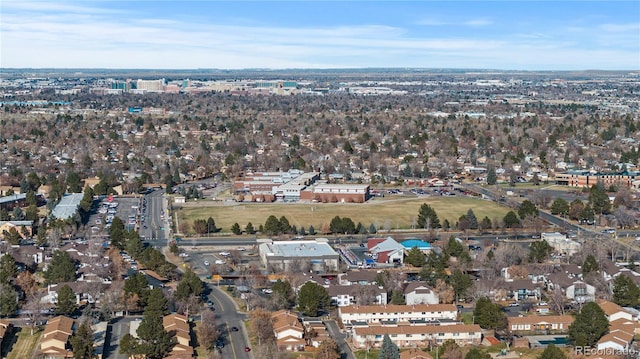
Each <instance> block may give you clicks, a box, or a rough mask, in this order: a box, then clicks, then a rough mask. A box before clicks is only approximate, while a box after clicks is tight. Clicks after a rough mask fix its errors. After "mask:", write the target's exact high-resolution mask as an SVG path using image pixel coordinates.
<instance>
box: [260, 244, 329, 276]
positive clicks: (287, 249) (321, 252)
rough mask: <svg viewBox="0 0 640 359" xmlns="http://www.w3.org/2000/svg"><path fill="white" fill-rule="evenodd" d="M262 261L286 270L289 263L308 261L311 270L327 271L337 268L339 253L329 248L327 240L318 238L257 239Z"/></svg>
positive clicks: (274, 267) (268, 265) (272, 266)
mask: <svg viewBox="0 0 640 359" xmlns="http://www.w3.org/2000/svg"><path fill="white" fill-rule="evenodd" d="M259 242H262V243H261V244H260V246H259V247H258V248H259V252H260V258H261V259H262V262H263V263H264V264H265V265H266V266H267V267H271V268H273V269H277V270H283V271H287V270H289V268H290V267H291V264H292V263H294V262H299V261H308V262H309V263H310V264H311V267H312V269H313V270H318V271H329V270H337V269H338V260H339V257H340V256H339V255H338V253H336V251H334V250H333V248H331V246H330V245H329V243H328V240H327V239H325V238H318V239H316V240H313V241H273V240H270V239H265V240H259Z"/></svg>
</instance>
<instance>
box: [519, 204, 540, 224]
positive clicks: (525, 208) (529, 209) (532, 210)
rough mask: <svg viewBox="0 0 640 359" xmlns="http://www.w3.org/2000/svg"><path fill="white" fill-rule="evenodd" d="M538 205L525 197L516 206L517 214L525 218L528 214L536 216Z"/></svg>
mask: <svg viewBox="0 0 640 359" xmlns="http://www.w3.org/2000/svg"><path fill="white" fill-rule="evenodd" d="M538 212H539V211H538V207H536V205H535V204H534V203H533V202H531V201H530V200H528V199H525V200H524V201H522V203H521V204H520V208H518V215H519V216H520V218H521V219H525V218H527V217H528V216H532V217H538Z"/></svg>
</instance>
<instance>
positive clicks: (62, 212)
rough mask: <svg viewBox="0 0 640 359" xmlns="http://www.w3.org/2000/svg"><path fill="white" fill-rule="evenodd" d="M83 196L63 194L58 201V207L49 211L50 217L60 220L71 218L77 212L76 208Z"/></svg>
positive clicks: (80, 194)
mask: <svg viewBox="0 0 640 359" xmlns="http://www.w3.org/2000/svg"><path fill="white" fill-rule="evenodd" d="M83 196H84V194H82V193H69V194H65V195H64V196H62V198H61V199H60V202H59V203H58V205H57V206H55V207H54V208H53V211H51V217H55V218H58V219H62V220H64V219H68V218H71V217H73V216H74V215H75V214H76V211H77V210H78V206H79V205H80V202H81V201H82V197H83Z"/></svg>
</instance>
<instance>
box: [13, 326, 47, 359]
mask: <svg viewBox="0 0 640 359" xmlns="http://www.w3.org/2000/svg"><path fill="white" fill-rule="evenodd" d="M41 334H42V331H39V330H36V331H34V333H33V335H31V330H30V329H28V328H25V329H22V330H20V333H18V341H17V342H16V343H15V344H14V345H13V348H11V351H10V352H9V355H7V359H27V358H33V357H35V356H34V351H35V349H36V345H37V344H38V342H39V341H40V335H41Z"/></svg>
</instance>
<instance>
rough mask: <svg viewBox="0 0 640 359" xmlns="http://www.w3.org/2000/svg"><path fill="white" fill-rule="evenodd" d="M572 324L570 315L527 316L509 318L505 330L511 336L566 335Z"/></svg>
mask: <svg viewBox="0 0 640 359" xmlns="http://www.w3.org/2000/svg"><path fill="white" fill-rule="evenodd" d="M571 323H573V317H572V316H570V315H528V316H523V317H509V318H508V325H507V329H508V330H509V332H510V333H511V334H518V335H526V334H538V335H539V334H544V335H546V334H558V333H566V332H567V330H569V326H570V325H571Z"/></svg>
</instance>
